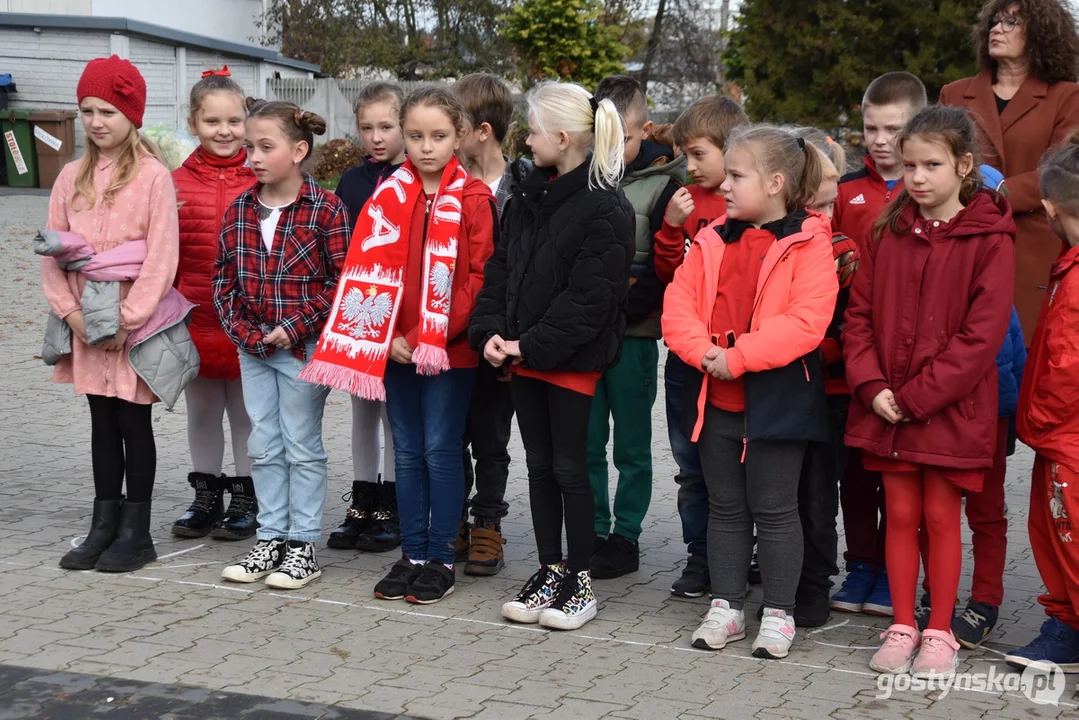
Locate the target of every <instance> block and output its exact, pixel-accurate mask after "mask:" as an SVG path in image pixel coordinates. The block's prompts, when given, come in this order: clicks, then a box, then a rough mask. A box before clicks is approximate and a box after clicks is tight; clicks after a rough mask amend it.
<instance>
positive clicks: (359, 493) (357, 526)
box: [326, 482, 378, 550]
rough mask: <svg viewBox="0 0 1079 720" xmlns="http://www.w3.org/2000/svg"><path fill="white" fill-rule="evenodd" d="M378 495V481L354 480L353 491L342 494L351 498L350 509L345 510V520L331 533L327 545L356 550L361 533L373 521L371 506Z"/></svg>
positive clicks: (343, 498) (344, 497)
mask: <svg viewBox="0 0 1079 720" xmlns="http://www.w3.org/2000/svg"><path fill="white" fill-rule="evenodd" d="M376 495H378V483H373V482H353V483H352V492H347V493H345V494H344V496H342V498H341V499H342V500H349V499H351V501H352V502H351V504H350V505H349V506H348V510H346V511H345V521H344V522H343V523H341V525H340V526H339V527H338V528H337V529H336V530H334V531H333V532H332V533H330V537H328V538H327V539H326V547H332V548H337V549H338V550H355V549H356V540H357V538H359V537H360V534H361V533H363V532H364V531H365V530H367V526H368V524H369V523H370V522H371V507H372V506H373V505H374V503H375V496H376Z"/></svg>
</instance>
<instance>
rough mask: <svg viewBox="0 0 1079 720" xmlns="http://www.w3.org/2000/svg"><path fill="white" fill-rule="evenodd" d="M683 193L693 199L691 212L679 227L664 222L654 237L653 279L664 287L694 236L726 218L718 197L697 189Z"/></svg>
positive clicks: (692, 187)
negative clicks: (656, 278)
mask: <svg viewBox="0 0 1079 720" xmlns="http://www.w3.org/2000/svg"><path fill="white" fill-rule="evenodd" d="M686 189H687V190H689V194H690V196H691V197H692V198H693V212H692V213H690V215H689V217H688V218H686V221H685V223H683V224H682V225H681V226H680V227H676V226H674V225H670V224H668V223H667V220H666V218H664V220H663V227H662V228H661V229H660V231H659V232H657V233H656V242H655V245H654V252H655V261H654V262H655V268H656V277H658V278H659V281H660V282H662V283H664V284H667V283H670V282H671V281H672V280H674V271H675V270H677V269H678V267H679V266H680V265H681V264H682V260H684V259H685V257H686V253H687V252H689V246H690V245H692V244H693V238H695V237H696V236H697V233H698V232H700V230H701V229H702V228H704V227H706V226H708V225H711V224H712V223H714V222H715V221H716V220H718V219H719V218H721V217H723V216H724V215H726V214H727V201H726V200H724V199H723V196H722V195H720V194H719V193H717V192H713V191H712V190H705V189H704V188H702V187H701V186H700V185H687V186H686Z"/></svg>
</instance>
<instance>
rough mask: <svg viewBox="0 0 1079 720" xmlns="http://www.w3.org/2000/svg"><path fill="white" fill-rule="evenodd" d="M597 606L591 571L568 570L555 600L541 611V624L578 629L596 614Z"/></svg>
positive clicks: (554, 628)
mask: <svg viewBox="0 0 1079 720" xmlns="http://www.w3.org/2000/svg"><path fill="white" fill-rule="evenodd" d="M597 606H598V603H597V602H596V596H595V595H594V594H593V593H592V575H591V573H589V572H588V571H587V570H582V571H581V572H579V573H569V572H567V573H566V575H565V577H563V578H562V584H561V585H560V586H559V587H558V593H557V594H556V595H555V597H554V600H553V601H551V604H550V605H548V606H547V607H546V608H544V609H543V610H542V611H540V614H539V624H540V625H541V626H543V627H546V628H551V629H553V630H576V629H577V628H579V627H581V626H582V625H584V624H585V623H586V622H588V621H589V620H591V619H592V618H594V617H595V616H596V610H597Z"/></svg>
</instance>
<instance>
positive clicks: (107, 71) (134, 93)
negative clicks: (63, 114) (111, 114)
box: [76, 55, 146, 128]
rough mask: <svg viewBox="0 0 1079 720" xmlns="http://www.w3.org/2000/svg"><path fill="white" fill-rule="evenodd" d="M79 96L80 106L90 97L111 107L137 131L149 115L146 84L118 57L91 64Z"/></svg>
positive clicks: (99, 59) (87, 65) (130, 66)
mask: <svg viewBox="0 0 1079 720" xmlns="http://www.w3.org/2000/svg"><path fill="white" fill-rule="evenodd" d="M76 94H77V95H78V96H79V103H80V104H81V103H82V99H83V98H87V97H96V98H99V99H101V100H104V101H105V102H107V103H111V104H112V105H115V106H116V109H117V110H119V111H120V112H122V113H123V114H124V117H126V118H127V119H128V120H130V121H131V122H133V123H134V124H135V127H137V128H141V127H142V114H143V112H145V111H146V81H145V80H143V79H142V73H140V72H139V69H138V68H137V67H135V66H134V65H132V64H131V63H130V62H129V61H128V60H124V59H123V58H121V57H120V56H119V55H113V56H112V57H109V58H97V59H96V60H91V61H90V62H88V63H87V64H86V69H85V70H83V71H82V77H81V78H79V87H78V89H77V90H76Z"/></svg>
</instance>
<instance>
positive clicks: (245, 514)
mask: <svg viewBox="0 0 1079 720" xmlns="http://www.w3.org/2000/svg"><path fill="white" fill-rule="evenodd" d="M223 484H224V485H225V486H226V487H228V490H229V494H230V495H231V497H230V498H229V507H228V509H227V510H225V514H224V516H222V518H221V519H220V520H218V521H217V522H215V523H214V527H213V530H211V531H210V537H212V538H214V539H216V540H246V539H247V538H249V537H251V536H253V535H254V534H255V531H256V530H258V527H259V523H258V514H259V502H258V500H257V499H256V498H255V482H254V481H253V480H252V479H251V478H250V477H247V476H243V477H234V478H225V480H224V481H223Z"/></svg>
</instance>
